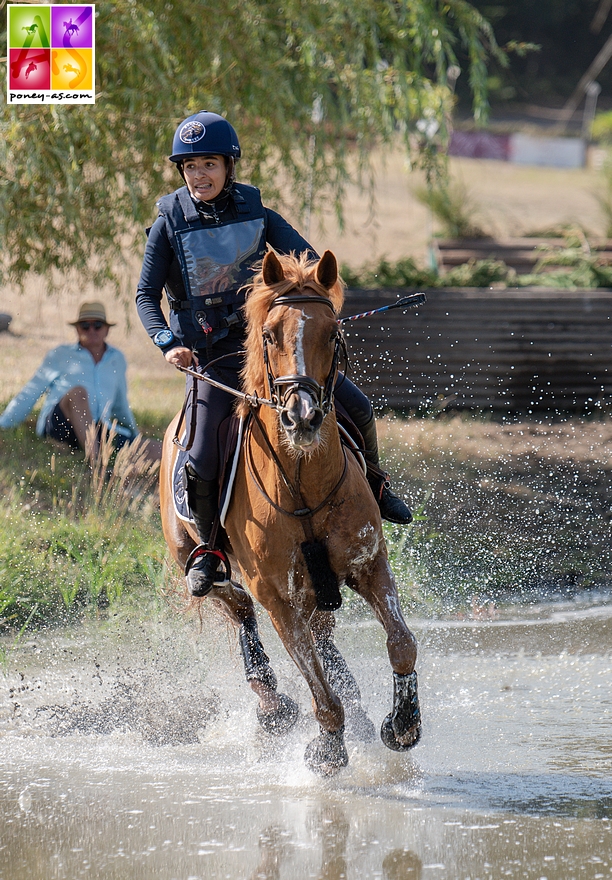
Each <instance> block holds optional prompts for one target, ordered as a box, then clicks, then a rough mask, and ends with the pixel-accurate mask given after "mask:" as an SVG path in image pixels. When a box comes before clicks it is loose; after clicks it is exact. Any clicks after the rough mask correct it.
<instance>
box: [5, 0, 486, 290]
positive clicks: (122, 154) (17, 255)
mask: <svg viewBox="0 0 612 880" xmlns="http://www.w3.org/2000/svg"><path fill="white" fill-rule="evenodd" d="M5 27H6V22H5ZM0 39H4V37H3V36H0ZM459 49H461V51H463V52H464V54H465V57H466V59H467V60H466V62H465V65H466V67H467V70H468V78H469V82H470V89H471V93H472V96H473V111H474V115H475V117H476V119H477V120H479V121H482V120H483V119H484V118H485V116H486V112H487V102H486V64H487V59H488V58H489V57H490V56H491V55H493V56H495V57H499V58H502V57H503V56H502V55H501V53H500V52H499V50H498V48H497V45H496V43H495V38H494V36H493V33H492V30H491V28H490V26H489V25H488V23H487V22H486V20H485V19H484V18H483V17H482V16H481V15H480V13H478V12H477V11H476V10H475V9H474V7H473V6H471V5H470V4H469V3H467V2H465V0H351V2H348V0H327V2H321V3H302V2H300V0H287V2H286V3H284V4H282V5H279V4H278V3H276V2H272V0H227V2H226V3H225V4H224V5H223V8H221V7H220V6H219V4H218V3H213V2H212V0H181V2H180V3H179V2H176V0H144V2H138V3H137V2H136V0H109V2H106V3H103V4H98V5H97V7H96V50H97V51H96V64H97V69H96V85H97V98H96V104H95V105H93V106H92V105H88V106H61V105H52V106H44V105H37V106H31V107H23V106H5V107H4V108H3V111H2V117H1V121H0V132H1V135H2V137H1V138H0V169H2V170H1V171H0V238H1V240H2V242H3V249H2V259H1V263H0V268H1V270H2V274H3V280H4V281H7V280H8V281H14V282H21V281H22V280H23V277H24V275H25V274H26V273H27V272H35V273H40V274H47V275H49V274H51V275H52V274H53V272H54V271H62V272H63V271H65V270H67V269H70V268H76V269H83V268H85V267H86V266H87V267H88V270H89V271H93V272H94V280H95V281H98V282H100V281H103V280H105V279H106V280H109V279H110V280H114V281H115V283H116V284H117V285H119V283H120V278H121V275H122V266H121V263H120V261H121V257H122V254H124V253H125V248H126V246H127V245H129V244H130V243H131V242H133V239H134V236H135V233H134V230H135V227H136V226H138V227H140V226H142V225H144V224H146V223H148V222H150V221H151V220H152V219H153V217H154V207H153V200H154V199H155V198H157V197H159V196H160V195H161V194H162V193H163V192H166V191H168V189H169V188H170V187H171V186H172V185H173V184H174V183H175V182H176V181H175V176H174V173H173V172H172V171H171V169H170V168H169V167H168V165H169V163H168V162H167V160H166V157H167V155H168V151H169V145H170V142H171V137H172V133H173V130H174V127H175V126H176V125H177V124H178V122H179V121H180V120H181V119H182V118H184V117H185V116H187V115H189V114H190V113H192V112H196V111H198V110H200V109H203V108H206V109H209V110H213V111H216V112H220V113H223V114H226V115H227V117H228V118H229V119H230V120H232V121H233V122H234V123H235V124H236V126H237V128H238V130H239V134H240V137H241V140H242V144H243V155H244V156H245V159H244V168H242V169H241V177H243V178H250V180H251V181H252V182H253V183H255V184H258V185H260V184H261V185H263V186H264V187H265V189H266V197H267V198H268V199H271V198H274V195H275V185H276V184H277V183H278V172H279V170H281V169H282V170H283V171H284V173H285V177H288V178H289V180H290V181H291V183H292V191H293V192H294V193H295V196H296V199H297V202H298V207H299V205H300V204H301V205H304V204H305V202H306V199H307V192H308V189H309V182H312V185H313V186H314V188H315V190H319V191H321V190H323V191H325V192H326V193H328V195H329V196H330V197H332V198H334V199H335V200H336V204H337V206H339V205H340V202H341V197H342V192H343V186H344V184H345V182H346V180H347V179H348V174H349V171H348V167H349V162H348V154H349V150H350V148H351V147H352V146H354V145H356V146H357V148H358V153H359V155H360V163H359V167H360V170H361V172H363V171H364V170H365V169H367V165H368V150H369V148H370V147H371V145H372V143H373V142H374V141H375V140H383V141H385V140H389V139H390V138H391V137H392V136H394V135H395V134H396V132H397V130H398V129H400V130H401V131H402V132H403V134H404V138H405V142H406V146H407V149H408V150H409V151H410V152H411V153H412V155H413V156H415V157H416V156H417V155H418V153H419V147H421V148H423V150H422V152H421V155H422V156H425V159H426V160H428V161H429V160H431V158H432V155H433V152H434V151H433V148H432V144H431V143H428V144H424V143H423V139H422V138H420V139H419V138H417V137H416V135H415V131H416V130H415V123H416V122H417V121H418V120H421V119H427V118H435V119H437V120H439V123H440V129H439V130H440V132H441V137H444V133H445V129H444V119H445V116H446V114H447V113H448V111H449V109H450V107H451V103H452V93H451V90H450V89H449V87H448V84H447V71H448V69H449V66H451V65H456V64H457V52H458V50H459ZM315 102H319V104H320V107H321V110H322V114H323V116H322V121H321V122H320V124H317V123H316V122H313V105H314V103H315ZM315 133H316V138H313V137H312V135H313V134H315ZM415 150H416V153H415ZM311 161H312V163H313V167H312V175H311V169H310V163H311ZM136 240H137V241H138V244H139V245H140V240H141V237H140V235H138V237H137V239H136ZM92 261H93V268H92Z"/></svg>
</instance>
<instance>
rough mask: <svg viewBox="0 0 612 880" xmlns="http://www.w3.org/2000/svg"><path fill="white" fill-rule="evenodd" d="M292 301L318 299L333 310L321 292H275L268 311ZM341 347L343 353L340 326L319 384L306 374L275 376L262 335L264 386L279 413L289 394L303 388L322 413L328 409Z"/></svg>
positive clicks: (292, 303)
mask: <svg viewBox="0 0 612 880" xmlns="http://www.w3.org/2000/svg"><path fill="white" fill-rule="evenodd" d="M296 303H320V304H322V305H325V306H328V307H329V308H330V309H331V310H332V312H333V313H334V315H335V314H336V310H335V308H334V306H333V303H332V301H331V300H329V299H327V298H326V297H324V296H315V295H310V294H299V295H297V296H279V297H277V298H276V299H275V300H274V301H273V302H272V304H271V305H270V309H269V310H268V311H271V310H272V309H273V308H275V307H276V306H293V305H295V304H296ZM341 351H343V352H344V354H345V356H346V344H345V342H344V337H343V336H342V333H341V332H340V330H338V335H337V336H336V343H335V346H334V355H333V358H332V363H331V367H330V370H329V373H328V375H327V379H326V380H325V383H324V384H323V385H319V383H318V382H317V381H316V379H312V378H311V377H310V376H299V375H293V376H278V378H276V377H275V376H274V375H273V373H272V368H271V367H270V358H269V355H268V340H267V338H266V337H265V336H264V337H263V358H264V363H265V366H266V372H267V374H268V386H269V389H270V397H271V399H272V403H273V404H274V407H275V409H276V410H277V412H279V413H282V412H283V411H284V410H286V409H287V401H288V400H289V398H290V397H291V395H292V394H294V393H295V392H298V391H306V393H307V394H309V395H310V397H311V399H312V401H313V403H314V404H315V408H316V409H318V410H320V411H321V412H322V413H323V415H324V416H326V415H327V414H328V412H329V411H330V410H331V409H332V407H333V405H334V383H335V381H336V371H337V369H338V362H339V360H340V352H341Z"/></svg>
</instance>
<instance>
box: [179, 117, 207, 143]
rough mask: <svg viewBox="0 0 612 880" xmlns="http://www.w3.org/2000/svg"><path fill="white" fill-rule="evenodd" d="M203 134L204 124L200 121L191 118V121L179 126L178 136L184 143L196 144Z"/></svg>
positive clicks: (204, 130)
mask: <svg viewBox="0 0 612 880" xmlns="http://www.w3.org/2000/svg"><path fill="white" fill-rule="evenodd" d="M205 134H206V128H205V126H203V125H202V123H201V122H198V121H197V120H193V121H192V122H186V123H185V125H183V126H181V130H180V131H179V138H180V139H181V140H182V142H183V143H184V144H196V143H197V142H198V141H201V140H202V138H203V137H204V135H205Z"/></svg>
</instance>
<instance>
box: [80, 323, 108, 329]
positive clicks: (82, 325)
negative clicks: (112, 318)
mask: <svg viewBox="0 0 612 880" xmlns="http://www.w3.org/2000/svg"><path fill="white" fill-rule="evenodd" d="M79 327H80V328H81V330H89V329H90V328H91V327H93V328H94V330H101V329H102V327H106V324H105V323H104V321H81V322H80V323H79Z"/></svg>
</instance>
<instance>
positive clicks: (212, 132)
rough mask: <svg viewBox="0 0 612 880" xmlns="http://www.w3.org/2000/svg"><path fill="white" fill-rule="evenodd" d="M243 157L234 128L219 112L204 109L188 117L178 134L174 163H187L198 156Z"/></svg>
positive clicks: (173, 142)
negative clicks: (187, 160) (186, 161)
mask: <svg viewBox="0 0 612 880" xmlns="http://www.w3.org/2000/svg"><path fill="white" fill-rule="evenodd" d="M211 155H217V156H227V157H228V158H230V159H239V158H240V143H239V141H238V135H237V134H236V132H235V130H234V127H233V126H232V125H230V124H229V122H228V121H227V119H224V118H223V117H222V116H219V115H218V114H217V113H209V112H208V111H207V110H200V111H199V113H194V115H193V116H188V117H187V119H184V120H183V121H182V122H181V124H180V125H179V127H178V128H177V130H176V132H175V134H174V140H173V141H172V155H171V156H170V157H169V158H170V161H171V162H176V163H177V164H179V163H181V164H182V163H183V162H184V161H185V160H186V159H190V158H193V157H195V156H211Z"/></svg>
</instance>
